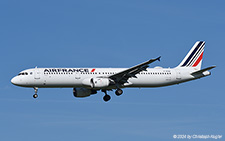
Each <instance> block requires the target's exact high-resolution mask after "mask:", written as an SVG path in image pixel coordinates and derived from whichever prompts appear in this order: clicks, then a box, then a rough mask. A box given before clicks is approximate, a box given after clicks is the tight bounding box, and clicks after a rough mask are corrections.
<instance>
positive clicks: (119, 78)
mask: <svg viewBox="0 0 225 141" xmlns="http://www.w3.org/2000/svg"><path fill="white" fill-rule="evenodd" d="M204 48H205V41H197V42H196V43H195V44H194V46H193V47H192V48H191V50H190V51H189V52H188V54H187V55H186V56H185V58H184V59H183V60H182V62H181V63H180V64H179V65H178V66H177V67H175V68H162V67H155V68H148V67H149V64H151V63H153V62H155V61H160V58H161V57H158V58H155V59H150V60H148V61H146V62H143V63H141V64H138V65H136V66H133V67H131V68H37V67H35V68H32V69H26V70H23V71H21V72H20V73H19V74H18V75H17V76H15V77H13V78H12V79H11V83H12V84H14V85H16V86H21V87H31V88H34V91H35V94H34V95H33V98H37V97H38V95H37V92H38V88H73V95H74V96H75V97H88V96H90V95H94V94H97V91H102V92H104V93H105V95H104V97H103V100H104V101H105V102H107V101H109V100H110V99H111V97H110V95H108V94H107V91H112V90H115V94H116V95H117V96H120V95H121V94H122V93H123V90H122V88H127V87H135V88H141V87H163V86H169V85H174V84H179V83H183V82H187V81H191V80H195V79H199V78H202V77H206V76H209V75H211V73H210V72H209V70H211V69H213V68H215V67H216V66H211V67H207V68H205V69H201V65H202V58H203V53H204Z"/></svg>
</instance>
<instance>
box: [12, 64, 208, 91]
mask: <svg viewBox="0 0 225 141" xmlns="http://www.w3.org/2000/svg"><path fill="white" fill-rule="evenodd" d="M126 69H127V68H34V69H27V70H24V71H22V72H21V73H20V74H19V75H18V76H15V77H14V78H13V79H12V80H11V82H12V83H13V84H15V85H18V86H22V87H40V88H44V87H46V88H47V87H49V88H51V87H52V88H53V87H60V88H63V87H72V88H75V87H77V88H79V87H87V88H88V86H86V85H85V83H84V80H85V79H88V78H98V77H101V78H104V77H109V76H110V75H113V74H116V73H118V72H121V71H123V70H126ZM194 71H196V70H194V68H173V69H170V68H160V67H156V68H148V69H147V70H146V71H142V72H140V73H138V74H136V78H135V77H132V78H129V79H128V81H127V83H124V84H123V86H122V87H161V86H168V85H173V84H179V83H182V82H186V81H190V80H193V79H197V78H200V77H204V76H208V75H210V72H209V71H206V72H205V73H204V74H202V75H199V76H193V75H191V73H192V72H194ZM113 88H115V86H108V87H106V88H105V89H113Z"/></svg>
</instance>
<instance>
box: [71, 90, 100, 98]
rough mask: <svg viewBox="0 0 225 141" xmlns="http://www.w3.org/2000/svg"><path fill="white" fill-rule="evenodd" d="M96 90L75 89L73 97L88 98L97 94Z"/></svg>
mask: <svg viewBox="0 0 225 141" xmlns="http://www.w3.org/2000/svg"><path fill="white" fill-rule="evenodd" d="M96 93H97V91H96V90H91V89H86V88H73V95H74V96H75V97H88V96H90V95H92V94H96Z"/></svg>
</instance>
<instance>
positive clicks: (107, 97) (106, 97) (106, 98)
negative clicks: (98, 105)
mask: <svg viewBox="0 0 225 141" xmlns="http://www.w3.org/2000/svg"><path fill="white" fill-rule="evenodd" d="M102 92H104V93H105V96H104V97H103V100H104V101H105V102H107V101H109V100H110V99H111V97H110V95H108V94H107V92H106V90H102Z"/></svg>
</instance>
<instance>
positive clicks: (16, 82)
mask: <svg viewBox="0 0 225 141" xmlns="http://www.w3.org/2000/svg"><path fill="white" fill-rule="evenodd" d="M11 83H12V84H13V85H16V84H18V78H17V77H13V78H12V79H11Z"/></svg>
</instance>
